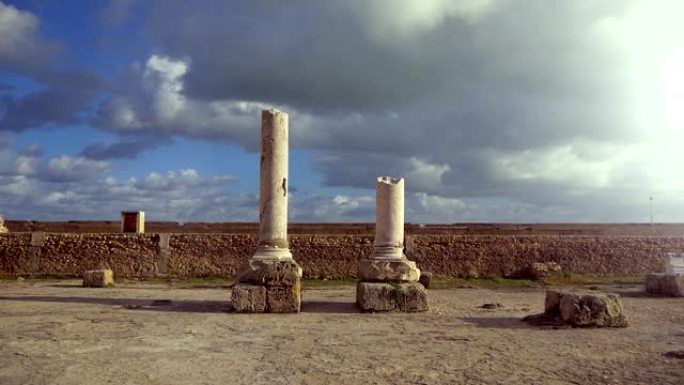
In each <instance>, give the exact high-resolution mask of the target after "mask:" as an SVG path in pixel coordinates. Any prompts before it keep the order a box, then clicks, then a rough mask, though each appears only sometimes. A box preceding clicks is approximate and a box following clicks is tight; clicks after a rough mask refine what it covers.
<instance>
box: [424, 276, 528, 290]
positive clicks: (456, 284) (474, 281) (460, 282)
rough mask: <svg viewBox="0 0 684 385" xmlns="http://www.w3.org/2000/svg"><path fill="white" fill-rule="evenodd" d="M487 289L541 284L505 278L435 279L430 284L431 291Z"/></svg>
mask: <svg viewBox="0 0 684 385" xmlns="http://www.w3.org/2000/svg"><path fill="white" fill-rule="evenodd" d="M469 286H474V287H486V288H503V287H515V288H529V287H538V286H540V284H539V283H537V282H533V281H531V280H529V279H511V278H504V277H489V278H460V277H435V278H433V279H432V282H431V283H430V289H454V288H462V287H469Z"/></svg>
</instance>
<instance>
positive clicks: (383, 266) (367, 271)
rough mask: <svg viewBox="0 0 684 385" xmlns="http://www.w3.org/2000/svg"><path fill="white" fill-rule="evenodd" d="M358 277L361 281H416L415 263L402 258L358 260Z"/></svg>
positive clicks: (417, 273)
mask: <svg viewBox="0 0 684 385" xmlns="http://www.w3.org/2000/svg"><path fill="white" fill-rule="evenodd" d="M358 273H359V274H358V275H359V278H360V279H361V281H363V282H418V280H419V279H420V270H419V269H418V267H417V266H416V263H415V262H413V261H409V260H408V259H403V260H396V261H395V260H373V259H361V260H359V271H358Z"/></svg>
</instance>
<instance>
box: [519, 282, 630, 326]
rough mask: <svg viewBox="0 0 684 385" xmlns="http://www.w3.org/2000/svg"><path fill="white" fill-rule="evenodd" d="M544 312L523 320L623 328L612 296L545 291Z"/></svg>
mask: <svg viewBox="0 0 684 385" xmlns="http://www.w3.org/2000/svg"><path fill="white" fill-rule="evenodd" d="M544 310H545V311H544V313H543V314H540V315H534V316H528V317H525V318H524V319H523V320H525V321H529V322H531V323H535V324H544V325H569V326H573V327H627V325H628V324H629V323H628V321H627V317H626V316H625V315H624V312H623V308H622V302H620V296H619V295H618V294H612V293H607V294H603V293H578V292H567V291H555V290H549V291H547V292H546V299H545V303H544Z"/></svg>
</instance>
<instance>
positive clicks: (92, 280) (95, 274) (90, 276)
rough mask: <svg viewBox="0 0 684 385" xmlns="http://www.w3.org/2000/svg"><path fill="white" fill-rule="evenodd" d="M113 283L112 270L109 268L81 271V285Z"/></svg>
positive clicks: (107, 284)
mask: <svg viewBox="0 0 684 385" xmlns="http://www.w3.org/2000/svg"><path fill="white" fill-rule="evenodd" d="M113 284H114V272H113V271H112V270H110V269H100V270H86V271H85V272H83V287H106V286H110V285H113Z"/></svg>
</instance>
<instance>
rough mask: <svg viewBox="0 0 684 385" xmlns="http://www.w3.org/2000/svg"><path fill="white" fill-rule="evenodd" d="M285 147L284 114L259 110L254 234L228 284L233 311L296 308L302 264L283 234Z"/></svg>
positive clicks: (285, 203) (285, 192)
mask: <svg viewBox="0 0 684 385" xmlns="http://www.w3.org/2000/svg"><path fill="white" fill-rule="evenodd" d="M288 152H289V151H288V116H287V114H286V113H284V112H281V111H278V110H275V109H270V110H264V111H262V112H261V169H260V186H259V240H258V245H257V249H256V252H255V253H254V255H252V257H251V258H250V260H249V261H248V262H247V263H245V264H244V265H242V266H241V267H240V270H239V272H238V276H237V284H236V285H235V286H234V287H233V291H232V294H231V299H232V304H233V309H234V310H235V311H238V312H254V313H264V312H265V313H297V312H299V310H300V308H301V278H302V269H301V267H299V265H298V264H297V262H295V261H294V259H293V258H292V253H291V252H290V248H289V243H288V239H287V193H288V191H287V182H288V181H287V177H288V174H287V172H288Z"/></svg>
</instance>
